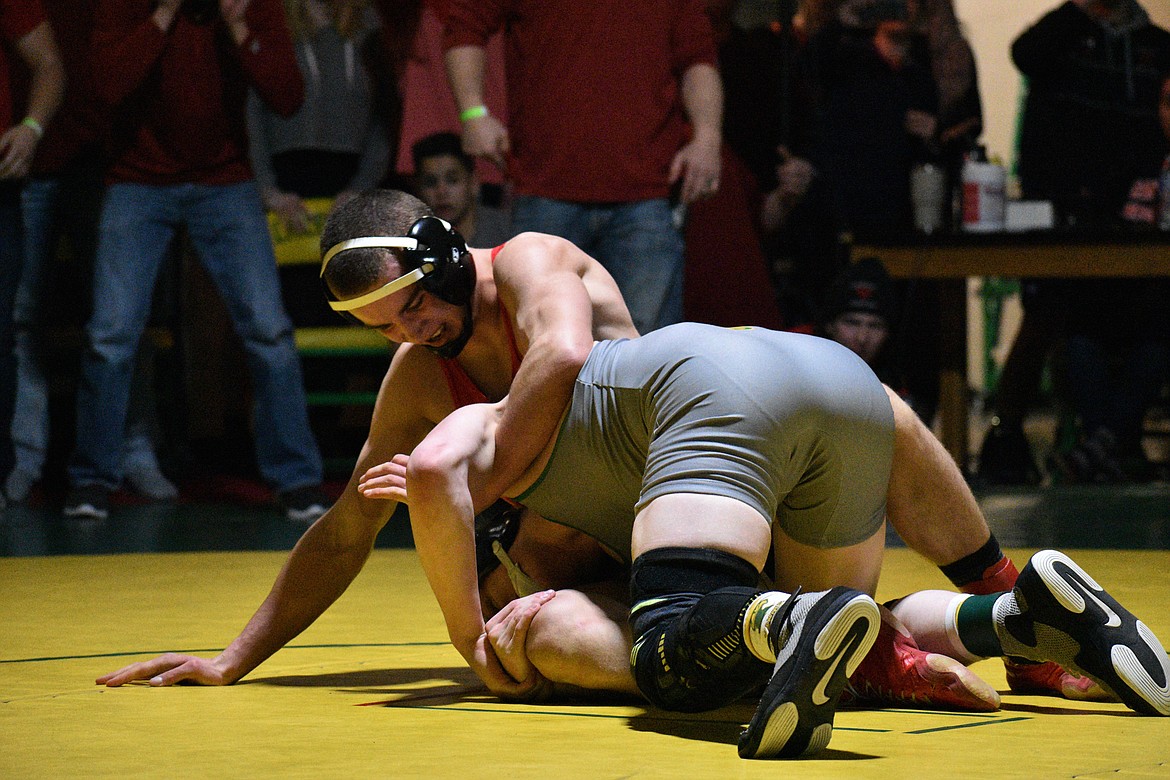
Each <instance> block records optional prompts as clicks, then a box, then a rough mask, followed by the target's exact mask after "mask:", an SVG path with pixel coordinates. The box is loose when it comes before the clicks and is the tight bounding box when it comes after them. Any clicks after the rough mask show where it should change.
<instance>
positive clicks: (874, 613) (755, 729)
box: [739, 588, 881, 758]
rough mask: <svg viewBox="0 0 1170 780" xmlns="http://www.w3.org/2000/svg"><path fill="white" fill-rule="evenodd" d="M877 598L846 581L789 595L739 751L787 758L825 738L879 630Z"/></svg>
mask: <svg viewBox="0 0 1170 780" xmlns="http://www.w3.org/2000/svg"><path fill="white" fill-rule="evenodd" d="M880 623H881V617H880V616H879V614H878V607H877V604H876V603H874V600H873V599H871V598H870V597H869V596H867V595H865V594H864V593H862V592H860V591H856V590H852V589H851V588H833V589H832V590H828V591H823V592H820V593H805V594H798V595H793V596H792V597H791V598H789V599H788V602H787V603H786V604H785V605H784V612H783V613H782V614H779V615H777V616H776V617H775V618H774V619H773V621H772V626H771V628H770V634H771V636H772V644H773V646H774V647H776V665H775V666H774V667H773V671H772V679H771V680H769V681H768V684H767V686H766V687H765V688H764V693H763V695H762V696H761V698H760V703H759V706H758V707H757V708H756V712H755V714H754V715H753V716H752V719H751V722H749V723H748V726H747V728H746V729H745V730H744V732H743V733H742V734H740V736H739V755H740V756H741V757H742V758H791V757H794V756H799V755H804V754H808V753H815V752H817V751H818V750H821V749H822V748H824V747H825V745H827V744H829V739H830V737H832V735H833V715H834V713H835V712H836V710H837V702H838V700H839V699H840V698H841V691H842V690H843V689H844V688H845V682H846V681H847V680H848V679H849V676H850V675H852V674H853V672H854V671H856V670H857V666H858V664H860V663H861V661H862V659H863V658H865V654H866V653H868V652H869V649H870V647H872V646H873V643H874V640H875V639H876V638H877V635H878V626H879V624H880Z"/></svg>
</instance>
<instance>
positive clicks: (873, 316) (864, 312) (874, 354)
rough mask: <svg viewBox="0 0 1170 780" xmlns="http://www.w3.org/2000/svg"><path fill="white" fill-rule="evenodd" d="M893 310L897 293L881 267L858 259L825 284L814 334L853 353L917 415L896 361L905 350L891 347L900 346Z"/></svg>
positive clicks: (869, 259)
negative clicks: (818, 321) (818, 322)
mask: <svg viewBox="0 0 1170 780" xmlns="http://www.w3.org/2000/svg"><path fill="white" fill-rule="evenodd" d="M897 310H898V301H897V289H896V287H895V284H894V281H893V280H892V279H891V278H890V276H889V274H888V273H886V269H885V266H883V265H882V262H881V260H879V259H877V258H876V257H863V258H861V259H860V260H858V261H857V262H856V263H853V264H852V265H849V266H846V267H845V268H844V269H843V270H842V271H841V273H840V274H838V275H837V277H836V278H835V279H834V280H833V282H832V284H830V285H829V290H828V293H827V294H826V296H825V300H824V301H823V302H822V306H821V311H820V325H819V327H818V329H817V330H818V333H819V335H822V336H825V337H826V338H830V339H832V340H833V341H837V342H840V343H841V344H844V345H845V346H847V347H849V349H851V350H853V351H854V352H855V353H857V355H859V356H860V357H861V359H862V360H864V361H865V362H866V363H868V364H869V367H870V368H872V369H873V371H874V373H875V374H877V375H878V377H879V378H880V379H881V380H882V381H883V382H885V383H886V385H887V386H889V387H890V388H891V389H892V390H894V391H895V392H896V393H897V394H898V395H899V396H901V398H902V400H904V401H905V402H906V403H907V404H908V405H909V406H910V408H912V409H914V410H915V411H916V412H917V411H918V409H917V407H916V400H917V399H915V397H914V393H913V392H912V390H911V389H910V388H909V386H908V383H907V381H906V371H905V367H904V366H903V365H902V362H901V361H902V359H903V358H904V357H905V355H903V354H901V353H902V352H903V351H904V350H902V349H896V348H895V347H896V346H900V345H901V344H902V343H903V337H902V334H901V332H900V330H899V323H898V317H897ZM920 416H921V414H920Z"/></svg>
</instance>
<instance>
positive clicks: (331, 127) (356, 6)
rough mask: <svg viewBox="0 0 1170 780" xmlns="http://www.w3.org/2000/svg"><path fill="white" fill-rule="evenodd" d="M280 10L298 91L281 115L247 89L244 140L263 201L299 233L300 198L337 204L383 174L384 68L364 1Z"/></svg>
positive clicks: (303, 214) (310, 1)
mask: <svg viewBox="0 0 1170 780" xmlns="http://www.w3.org/2000/svg"><path fill="white" fill-rule="evenodd" d="M284 9H285V15H286V18H287V19H288V22H289V26H290V28H291V31H292V35H293V43H294V45H295V47H296V56H297V64H298V65H299V66H300V71H301V75H302V77H303V78H304V81H305V97H304V100H303V102H302V103H301V106H300V108H299V109H297V111H296V113H294V114H293V115H292V116H288V117H286V116H282V115H281V114H280V112H278V111H276V110H275V109H273V108H272V107H271V106H269V105H268V104H267V103H265V102H264V100H263V99H262V98H261V96H260V94H259V92H258V91H257V90H256V89H255V88H253V89H252V90H251V91H250V92H249V94H248V139H249V141H250V144H251V149H250V153H251V161H252V167H253V169H254V171H255V174H256V184H257V185H258V186H259V187H260V194H261V197H262V198H263V199H264V206H265V207H266V208H267V209H268V210H269V211H272V212H275V213H276V214H278V215H279V216H280V217H281V218H282V219H283V220H284V221H285V224H286V225H288V227H289V229H290V230H291V231H292V232H294V233H304V232H306V230H307V229H308V227H309V219H310V215H309V212H308V210H307V209H306V207H305V203H304V199H305V198H334V199H335V202H334V207H336V206H337V205H339V204H340V203H344V202H345V201H346V200H348V199H349V198H350V197H352V196H353V195H354V194H355V193H358V192H362V191H363V190H368V189H371V188H373V187H375V186H377V185H378V184H380V183H381V181H382V179H384V178H385V176H386V172H387V169H388V166H389V161H390V151H389V145H388V142H387V134H386V130H385V128H384V126H383V120H382V117H381V116H380V114H379V112H378V106H377V101H376V96H377V94H378V88H377V87H376V83H377V80H378V79H379V78H386V77H387V76H388V73H387V71H388V69H387V68H386V67H384V66H383V65H382V62H383V54H382V51H381V46H380V43H379V39H378V31H379V21H378V16H377V12H376V11H374V10H373V9H372V8H371V7H370V6H369V4H368V1H367V0H284Z"/></svg>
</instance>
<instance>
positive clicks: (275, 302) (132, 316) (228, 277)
mask: <svg viewBox="0 0 1170 780" xmlns="http://www.w3.org/2000/svg"><path fill="white" fill-rule="evenodd" d="M181 224H185V225H186V226H187V231H188V234H189V235H190V238H191V242H192V244H194V246H195V250H196V252H197V253H198V255H199V258H200V260H201V261H202V263H203V265H204V266H205V267H206V268H207V270H208V272H209V274H210V275H211V278H212V279H213V280H214V282H215V284H216V287H217V288H218V289H219V292H220V294H221V295H222V296H223V298H224V302H225V303H226V304H227V308H228V312H229V314H230V315H231V318H232V323H233V326H234V327H235V330H236V333H237V334H238V335H239V336H240V338H241V339H242V340H243V342H244V350H245V352H246V354H247V359H248V368H249V370H250V372H251V375H252V392H253V399H254V403H253V419H252V427H253V436H254V439H255V443H256V460H257V462H258V465H259V467H260V473H261V475H262V476H263V477H264V479H265V480H266V481H267V482H268V483H270V484H271V485H272V486H273V487H274V488H276V489H277V490H279V491H285V490H291V489H293V488H298V487H306V486H309V485H317V484H320V482H321V479H322V476H323V467H322V464H321V454H320V451H319V450H318V449H317V443H316V441H315V440H314V439H313V434H312V431H311V430H310V428H309V412H308V405H307V402H306V400H305V388H304V382H303V380H302V378H301V364H300V357H299V356H298V355H297V350H296V345H295V343H294V342H293V327H292V322H291V321H290V320H289V318H288V315H287V314H286V313H285V310H284V305H283V303H282V301H281V297H280V278H279V276H278V275H277V270H276V258H275V257H274V255H273V253H272V242H271V239H270V238H269V234H268V223H267V221H266V218H265V214H264V209H263V206H262V205H261V202H260V195H259V192H258V190H257V189H256V185H255V184H254V183H253V182H244V183H241V184H232V185H226V186H206V185H198V184H178V185H171V186H150V185H144V184H113V185H110V186H109V187H108V188H107V190H106V196H105V202H104V204H103V206H102V216H101V226H100V228H99V234H98V249H97V257H96V258H95V260H94V280H93V301H94V306H93V315H92V316H91V318H90V321H89V324H88V325H86V339H87V345H86V346H87V348H86V353H85V357H84V358H83V360H82V365H81V383H80V386H79V387H78V392H77V444H76V450H75V451H74V453H73V458H72V460H71V462H70V464H69V481H70V483H71V484H73V485H85V484H91V483H99V484H103V485H105V486H107V487H110V488H113V487H116V486H117V485H118V483H119V482H120V481H121V476H122V475H121V470H120V463H121V455H122V452H123V450H124V431H125V428H126V413H127V406H128V404H129V400H130V386H131V379H132V376H133V373H134V362H135V361H134V358H135V355H136V354H137V352H138V343H139V340H140V339H141V337H142V332H143V330H144V328H145V327H146V322H147V319H148V317H149V315H150V304H151V298H152V297H153V292H154V284H155V280H156V278H157V276H158V271H159V268H160V267H161V266H162V262H163V259H164V258H165V257H166V254H167V249H168V248H169V246H170V244H171V241H172V240H173V238H174V236H175V232H176V230H177V229H178V227H179V225H181Z"/></svg>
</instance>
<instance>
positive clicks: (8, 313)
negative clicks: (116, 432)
mask: <svg viewBox="0 0 1170 780" xmlns="http://www.w3.org/2000/svg"><path fill="white" fill-rule="evenodd" d="M0 37H2V38H3V41H4V43H5V44H11V45H12V47H13V48H14V49H15V51H16V54H17V56H18V57H19V58H20V60H21V61H22V62H23V63H24V64H25V65H26V66H27V67H28V69H29V71H30V78H29V90H28V100H27V105H25V106H18V105H17V103H16V100H15V99H14V96H13V93H12V88H11V80H10V78H9V64H8V59H7V57H6V56H3V55H0V432H2V433H3V438H2V439H0V479H4V480H7V477H8V473H9V471H11V469H12V465H13V451H12V437H11V428H12V407H13V403H14V400H15V397H16V355H15V349H14V321H13V308H14V305H15V298H16V288H17V284H18V282H19V279H20V267H21V261H22V249H21V224H20V222H21V221H20V188H21V185H22V183H23V179H24V177H26V176H27V175H28V172H29V166H30V165H31V164H32V160H33V155H34V154H35V153H36V148H37V144H38V143H39V142H40V140H41V137H42V136H43V135H44V134H45V128H46V127H47V126H48V124H49V120H51V119H52V118H53V115H54V114H55V113H56V112H57V108H58V106H60V104H61V98H62V95H63V94H64V92H65V70H64V68H63V67H62V65H61V56H60V54H59V52H58V51H57V44H56V42H55V40H54V38H53V30H52V28H51V27H50V26H49V21H48V19H47V18H46V17H45V11H44V9H43V8H42V7H41V4H40V2H39V0H0ZM21 108H23V109H24V111H23V113H22V112H21V110H20V109H21ZM17 117H21V118H20V119H17ZM0 484H3V483H0ZM5 503H6V502H5V500H4V494H3V492H2V491H0V507H2V506H3V505H4V504H5Z"/></svg>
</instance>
